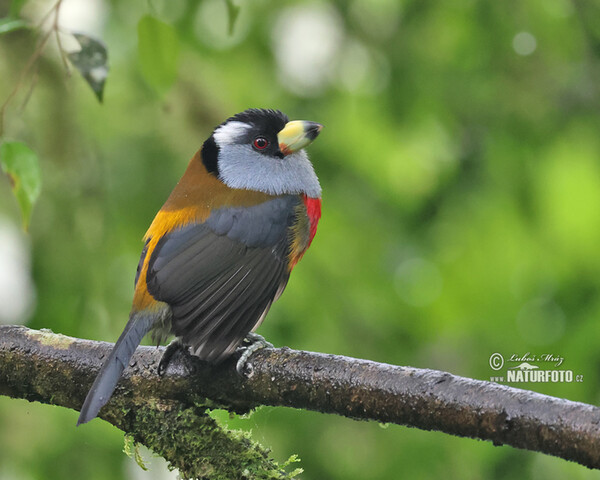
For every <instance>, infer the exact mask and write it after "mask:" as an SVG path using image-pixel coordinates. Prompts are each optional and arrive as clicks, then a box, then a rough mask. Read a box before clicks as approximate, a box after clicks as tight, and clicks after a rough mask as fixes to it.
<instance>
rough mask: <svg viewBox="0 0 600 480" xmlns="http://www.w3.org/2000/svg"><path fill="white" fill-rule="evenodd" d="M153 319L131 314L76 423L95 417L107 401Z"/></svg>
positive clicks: (148, 316) (85, 421)
mask: <svg viewBox="0 0 600 480" xmlns="http://www.w3.org/2000/svg"><path fill="white" fill-rule="evenodd" d="M154 320H155V317H154V316H150V315H142V314H136V315H133V316H131V318H130V319H129V321H128V322H127V325H125V330H123V333H121V336H120V337H119V339H118V340H117V343H116V344H115V347H114V348H113V350H112V352H110V355H109V357H108V358H107V359H106V361H105V362H104V365H102V368H101V369H100V372H99V373H98V376H97V377H96V380H94V384H93V385H92V388H90V391H89V392H88V394H87V397H85V402H83V406H82V407H81V412H80V414H79V419H78V420H77V425H81V424H82V423H87V422H89V421H90V420H91V419H93V418H95V417H96V415H98V412H99V411H100V409H101V408H102V407H103V406H104V405H105V404H106V402H108V400H109V399H110V397H111V395H112V393H113V391H114V390H115V387H116V386H117V382H118V381H119V378H120V377H121V373H123V370H124V369H125V367H126V366H127V364H128V363H129V360H130V359H131V356H132V355H133V352H135V349H136V348H137V346H138V345H139V344H140V342H141V341H142V338H144V335H146V334H147V333H148V332H149V331H150V329H151V328H152V325H153V324H154Z"/></svg>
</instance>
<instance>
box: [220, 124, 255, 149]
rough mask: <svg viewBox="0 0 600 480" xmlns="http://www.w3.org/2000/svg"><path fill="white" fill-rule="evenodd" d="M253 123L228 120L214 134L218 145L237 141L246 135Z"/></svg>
mask: <svg viewBox="0 0 600 480" xmlns="http://www.w3.org/2000/svg"><path fill="white" fill-rule="evenodd" d="M250 128H252V125H248V124H247V123H244V122H236V121H233V122H227V123H226V124H225V125H221V126H220V127H219V128H217V129H216V130H215V132H214V133H213V136H214V138H215V142H217V145H231V144H233V143H236V142H237V141H238V139H239V138H240V137H242V136H243V135H245V133H246V132H247V131H248V129H250Z"/></svg>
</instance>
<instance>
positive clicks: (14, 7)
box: [9, 0, 27, 17]
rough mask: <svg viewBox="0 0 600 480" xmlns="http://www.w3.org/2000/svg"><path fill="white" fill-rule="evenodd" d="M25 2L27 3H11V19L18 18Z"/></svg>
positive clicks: (16, 1) (15, 0) (17, 0)
mask: <svg viewBox="0 0 600 480" xmlns="http://www.w3.org/2000/svg"><path fill="white" fill-rule="evenodd" d="M25 2H27V0H12V2H10V10H9V15H10V16H11V17H18V16H19V13H21V8H23V5H25Z"/></svg>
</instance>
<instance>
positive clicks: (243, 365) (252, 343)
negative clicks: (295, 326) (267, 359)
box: [235, 332, 273, 378]
mask: <svg viewBox="0 0 600 480" xmlns="http://www.w3.org/2000/svg"><path fill="white" fill-rule="evenodd" d="M244 342H247V343H248V345H243V346H241V347H238V349H237V350H238V352H241V353H242V354H241V355H240V358H239V359H238V361H237V363H236V365H235V370H236V371H237V373H238V375H239V376H240V377H245V378H250V377H251V376H252V375H253V374H254V367H253V366H252V364H251V363H250V362H248V359H249V358H250V356H251V355H252V354H253V353H254V352H256V351H257V350H260V349H262V348H273V344H272V343H269V342H267V341H266V340H265V339H264V338H263V337H262V336H261V335H259V334H257V333H253V332H250V333H249V334H248V335H246V338H245V339H244Z"/></svg>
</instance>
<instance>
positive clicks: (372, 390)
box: [0, 326, 600, 468]
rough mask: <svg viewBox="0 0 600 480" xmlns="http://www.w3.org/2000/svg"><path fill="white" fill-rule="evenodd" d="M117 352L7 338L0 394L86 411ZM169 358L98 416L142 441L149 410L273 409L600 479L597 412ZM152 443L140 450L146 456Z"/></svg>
mask: <svg viewBox="0 0 600 480" xmlns="http://www.w3.org/2000/svg"><path fill="white" fill-rule="evenodd" d="M111 348H112V344H110V343H104V342H93V341H89V340H79V339H74V338H70V337H65V336H62V335H56V334H53V333H51V332H46V331H35V330H30V329H27V328H25V327H12V326H0V394H2V395H8V396H11V397H16V398H25V399H28V400H31V401H40V402H43V403H52V404H56V405H61V406H65V407H69V408H73V409H76V410H78V409H79V407H80V405H81V404H82V402H83V399H84V397H85V394H86V393H87V389H88V388H89V386H90V385H91V383H92V381H93V379H94V377H95V375H96V373H97V371H98V369H99V368H100V365H101V363H102V359H103V357H105V356H106V355H107V354H108V352H109V351H110V349H111ZM163 351H164V349H163V348H155V347H140V348H138V350H137V352H136V354H135V355H134V357H133V359H132V362H131V365H130V368H128V369H126V371H125V373H124V376H123V378H122V380H121V382H120V383H119V387H118V388H117V390H116V392H115V395H114V397H113V399H112V400H111V401H110V402H109V404H108V405H107V406H106V407H104V409H103V410H102V412H101V417H102V418H104V419H106V420H108V421H110V422H111V423H113V424H115V425H117V426H118V427H119V428H122V429H123V430H125V431H127V432H133V435H134V437H136V435H137V433H136V432H137V429H139V423H140V416H141V414H140V413H139V412H145V411H147V410H148V409H154V411H160V412H165V411H171V410H172V408H173V405H177V406H178V408H188V409H189V408H196V409H198V408H200V407H201V408H200V410H201V411H197V412H196V413H200V414H203V412H204V410H205V409H206V408H207V407H208V406H213V407H214V406H217V405H223V406H225V407H226V408H228V409H230V410H234V411H237V412H246V411H248V410H249V409H251V408H253V407H255V406H258V405H273V406H287V407H294V408H304V409H310V410H316V411H319V412H324V413H336V414H338V415H344V416H347V417H350V418H355V419H363V420H375V421H378V422H384V423H396V424H400V425H407V426H411V427H417V428H421V429H425V430H439V431H442V432H445V433H449V434H451V435H457V436H462V437H471V438H479V439H482V440H489V441H492V442H493V443H494V444H495V445H503V444H506V445H511V446H513V447H517V448H523V449H527V450H533V451H538V452H542V453H546V454H550V455H555V456H557V457H561V458H564V459H566V460H572V461H575V462H578V463H580V464H582V465H585V466H587V467H590V468H600V409H599V408H597V407H594V406H591V405H586V404H583V403H578V402H572V401H568V400H564V399H559V398H554V397H550V396H547V395H542V394H539V393H535V392H530V391H526V390H520V389H516V388H510V387H507V386H503V385H498V384H495V383H490V382H484V381H478V380H472V379H468V378H463V377H458V376H455V375H451V374H449V373H445V372H439V371H434V370H425V369H416V368H410V367H397V366H392V365H386V364H381V363H375V362H371V361H367V360H357V359H353V358H348V357H341V356H336V355H325V354H320V353H311V352H300V351H294V350H290V349H288V348H280V349H263V350H259V351H257V352H256V353H255V354H254V355H253V356H252V358H251V361H252V364H253V368H254V370H253V375H252V377H251V378H249V379H243V378H240V377H239V376H238V375H237V374H236V372H235V367H234V364H235V359H231V360H230V361H227V362H225V363H223V364H222V365H218V366H211V365H208V364H206V363H203V362H201V361H199V360H198V359H197V358H195V357H191V356H189V355H184V354H179V353H178V354H176V355H175V356H174V358H173V361H172V363H171V365H170V366H169V368H168V370H167V372H166V374H165V376H163V377H162V378H161V377H158V376H157V374H156V365H157V364H158V361H159V359H160V357H161V355H162V353H163ZM206 399H210V401H208V402H207V401H206ZM211 402H214V403H211ZM148 422H149V420H148V419H145V420H144V422H143V423H144V424H146V423H148ZM150 423H151V421H150ZM163 425H164V424H163ZM163 425H155V426H154V427H155V429H161V428H162V427H163ZM147 436H148V435H147V434H146V435H137V437H136V438H137V439H139V440H140V441H142V443H145V444H146V445H148V443H146V441H147V438H146V437H147ZM148 446H150V447H151V448H154V449H155V450H157V453H159V454H162V452H161V450H160V448H158V449H157V448H156V447H155V446H154V445H152V444H150V445H148ZM163 456H164V455H163ZM196 456H197V452H196ZM167 459H168V460H169V461H171V463H172V464H173V459H171V458H167ZM177 466H178V467H179V465H177ZM269 468H271V467H269Z"/></svg>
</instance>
